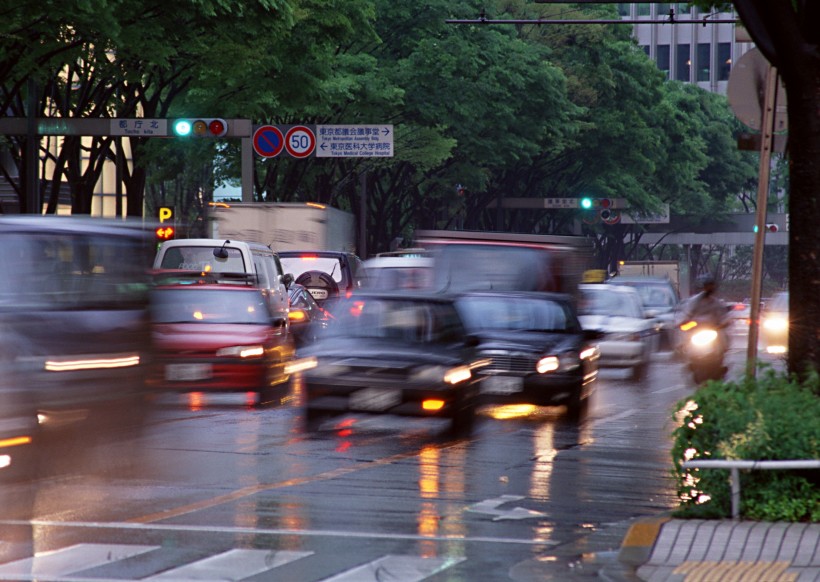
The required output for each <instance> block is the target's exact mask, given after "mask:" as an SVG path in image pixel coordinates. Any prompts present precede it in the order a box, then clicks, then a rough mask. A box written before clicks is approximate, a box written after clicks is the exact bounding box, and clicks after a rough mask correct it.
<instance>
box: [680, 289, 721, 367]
mask: <svg viewBox="0 0 820 582" xmlns="http://www.w3.org/2000/svg"><path fill="white" fill-rule="evenodd" d="M700 285H701V291H700V293H698V294H696V295H694V296H693V297H691V298H690V299H689V301H687V302H686V303H685V304H684V306H683V320H682V321H684V322H685V321H690V320H695V321H698V322H704V323H706V324H708V325H711V326H713V327H714V329H715V331H717V332H718V341H719V342H720V349H721V353H722V354H725V353H726V352H727V351H728V349H729V335H728V333H727V331H726V328H727V327H729V325H730V322H731V320H730V318H729V311H728V310H727V309H726V305H725V304H724V303H723V301H721V300H720V299H718V297H717V281H716V280H715V278H714V277H712V276H707V277H704V278H703V279H701V280H700ZM721 362H722V359H721ZM726 371H728V368H727V367H726V366H723V372H724V374H725V373H726Z"/></svg>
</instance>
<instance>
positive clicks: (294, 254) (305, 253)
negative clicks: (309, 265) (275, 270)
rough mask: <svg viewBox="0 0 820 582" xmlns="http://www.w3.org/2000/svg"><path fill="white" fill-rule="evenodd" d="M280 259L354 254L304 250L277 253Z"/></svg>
mask: <svg viewBox="0 0 820 582" xmlns="http://www.w3.org/2000/svg"><path fill="white" fill-rule="evenodd" d="M278 253H279V256H280V257H301V256H306V257H354V256H356V255H355V253H350V252H347V251H311V250H309V249H305V250H303V251H278Z"/></svg>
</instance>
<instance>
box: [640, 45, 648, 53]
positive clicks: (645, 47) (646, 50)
mask: <svg viewBox="0 0 820 582" xmlns="http://www.w3.org/2000/svg"><path fill="white" fill-rule="evenodd" d="M641 48H642V49H643V52H645V53H646V56H649V45H648V44H645V45H642V46H641Z"/></svg>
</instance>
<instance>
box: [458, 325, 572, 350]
mask: <svg viewBox="0 0 820 582" xmlns="http://www.w3.org/2000/svg"><path fill="white" fill-rule="evenodd" d="M474 335H477V336H478V337H479V338H480V340H481V343H480V347H479V349H480V350H481V351H482V352H483V351H486V350H503V351H511V352H512V351H515V352H531V353H537V354H543V353H560V352H565V351H569V350H572V349H577V348H578V346H579V345H580V343H581V340H580V334H578V335H575V334H566V333H548V332H526V331H504V330H502V331H482V332H479V333H476V334H474Z"/></svg>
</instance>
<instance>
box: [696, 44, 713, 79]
mask: <svg viewBox="0 0 820 582" xmlns="http://www.w3.org/2000/svg"><path fill="white" fill-rule="evenodd" d="M711 48H712V47H711V46H710V45H709V43H707V42H701V43H698V61H697V66H698V81H708V80H709V70H710V69H711V68H712V67H711V63H710V59H711V56H712V50H711Z"/></svg>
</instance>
